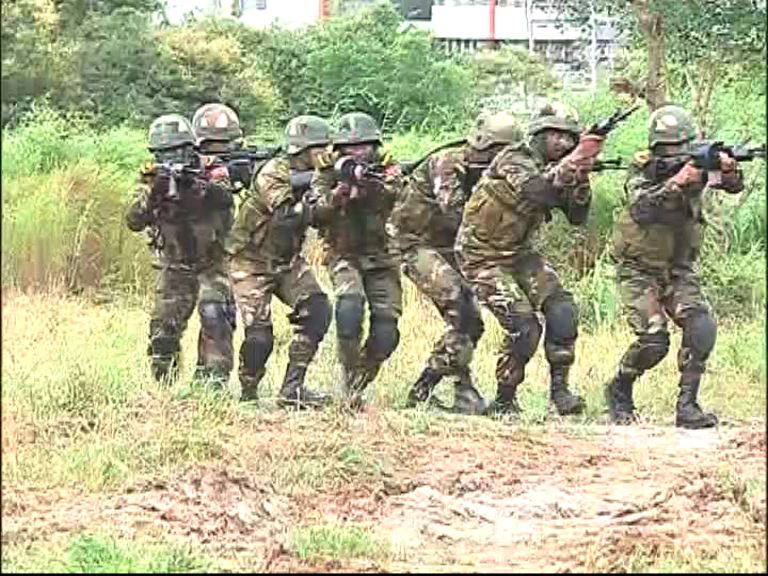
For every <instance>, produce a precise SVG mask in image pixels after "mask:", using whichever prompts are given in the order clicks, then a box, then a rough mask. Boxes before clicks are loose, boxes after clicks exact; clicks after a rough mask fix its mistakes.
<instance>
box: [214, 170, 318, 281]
mask: <svg viewBox="0 0 768 576" xmlns="http://www.w3.org/2000/svg"><path fill="white" fill-rule="evenodd" d="M302 208H303V204H301V198H300V197H298V198H297V197H296V195H295V194H294V192H293V188H292V187H291V167H290V162H289V160H288V158H286V157H277V158H273V159H271V160H270V161H269V162H267V163H266V164H265V165H264V167H263V168H261V169H260V170H259V171H258V173H257V174H256V175H255V177H254V178H253V181H252V184H251V192H250V194H249V195H248V196H247V197H246V198H245V199H244V200H243V202H242V204H241V205H240V209H239V210H238V213H237V218H236V220H235V225H234V227H233V229H232V234H230V237H229V241H228V242H227V252H228V253H229V254H230V255H231V256H233V257H237V258H243V259H246V260H249V261H250V262H251V264H252V266H253V267H254V268H255V269H256V270H259V269H261V270H263V271H264V272H267V271H273V270H276V269H279V268H281V267H285V266H289V265H290V263H291V260H292V259H293V257H294V256H295V255H296V254H299V253H300V252H301V246H302V244H303V242H304V236H305V233H306V218H305V216H304V212H303V209H302Z"/></svg>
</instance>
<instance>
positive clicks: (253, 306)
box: [231, 260, 274, 401]
mask: <svg viewBox="0 0 768 576" xmlns="http://www.w3.org/2000/svg"><path fill="white" fill-rule="evenodd" d="M231 278H232V287H233V288H234V292H235V299H236V301H237V307H238V309H239V310H240V317H241V318H242V319H243V327H244V338H243V342H242V344H241V345H240V365H239V368H238V376H239V378H240V386H241V388H242V394H241V397H240V399H241V400H243V401H250V400H257V399H258V386H259V382H261V379H262V378H263V377H264V374H265V373H266V366H267V360H268V359H269V356H270V354H272V346H273V343H274V340H273V335H272V306H271V304H272V292H273V290H274V279H273V277H272V275H271V274H254V273H251V272H250V268H249V266H248V263H247V262H244V263H243V262H239V261H237V260H233V262H232V270H231Z"/></svg>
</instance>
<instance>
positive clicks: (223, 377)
mask: <svg viewBox="0 0 768 576" xmlns="http://www.w3.org/2000/svg"><path fill="white" fill-rule="evenodd" d="M192 378H193V379H194V380H197V381H199V382H202V383H207V384H209V385H210V386H211V388H212V389H213V390H214V391H216V392H223V391H224V388H225V387H226V385H227V382H228V381H229V374H228V373H227V372H225V371H223V370H221V369H215V368H209V367H206V366H203V365H201V364H198V365H197V366H196V367H195V372H194V374H193V375H192Z"/></svg>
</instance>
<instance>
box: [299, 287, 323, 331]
mask: <svg viewBox="0 0 768 576" xmlns="http://www.w3.org/2000/svg"><path fill="white" fill-rule="evenodd" d="M300 306H301V308H303V311H302V312H301V313H300V316H301V320H300V322H301V324H303V326H304V330H305V331H306V333H307V335H308V336H309V337H310V338H311V339H312V340H313V341H314V342H320V341H321V340H322V339H323V338H324V337H325V333H326V332H328V327H329V326H330V325H331V305H330V303H329V302H328V297H327V296H326V295H325V294H312V295H311V296H310V297H309V298H307V299H306V300H304V301H303V302H302V303H301V304H300Z"/></svg>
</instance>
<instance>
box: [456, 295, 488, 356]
mask: <svg viewBox="0 0 768 576" xmlns="http://www.w3.org/2000/svg"><path fill="white" fill-rule="evenodd" d="M459 315H460V316H459V317H460V320H459V330H461V333H462V334H466V335H467V336H469V339H470V340H471V341H472V344H477V343H478V342H479V341H480V338H481V337H482V335H483V331H484V330H485V326H484V324H483V317H482V315H481V314H480V309H479V308H478V307H477V305H476V304H475V300H474V296H473V295H472V293H471V292H470V291H469V290H466V289H464V290H462V291H461V303H460V304H459Z"/></svg>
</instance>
